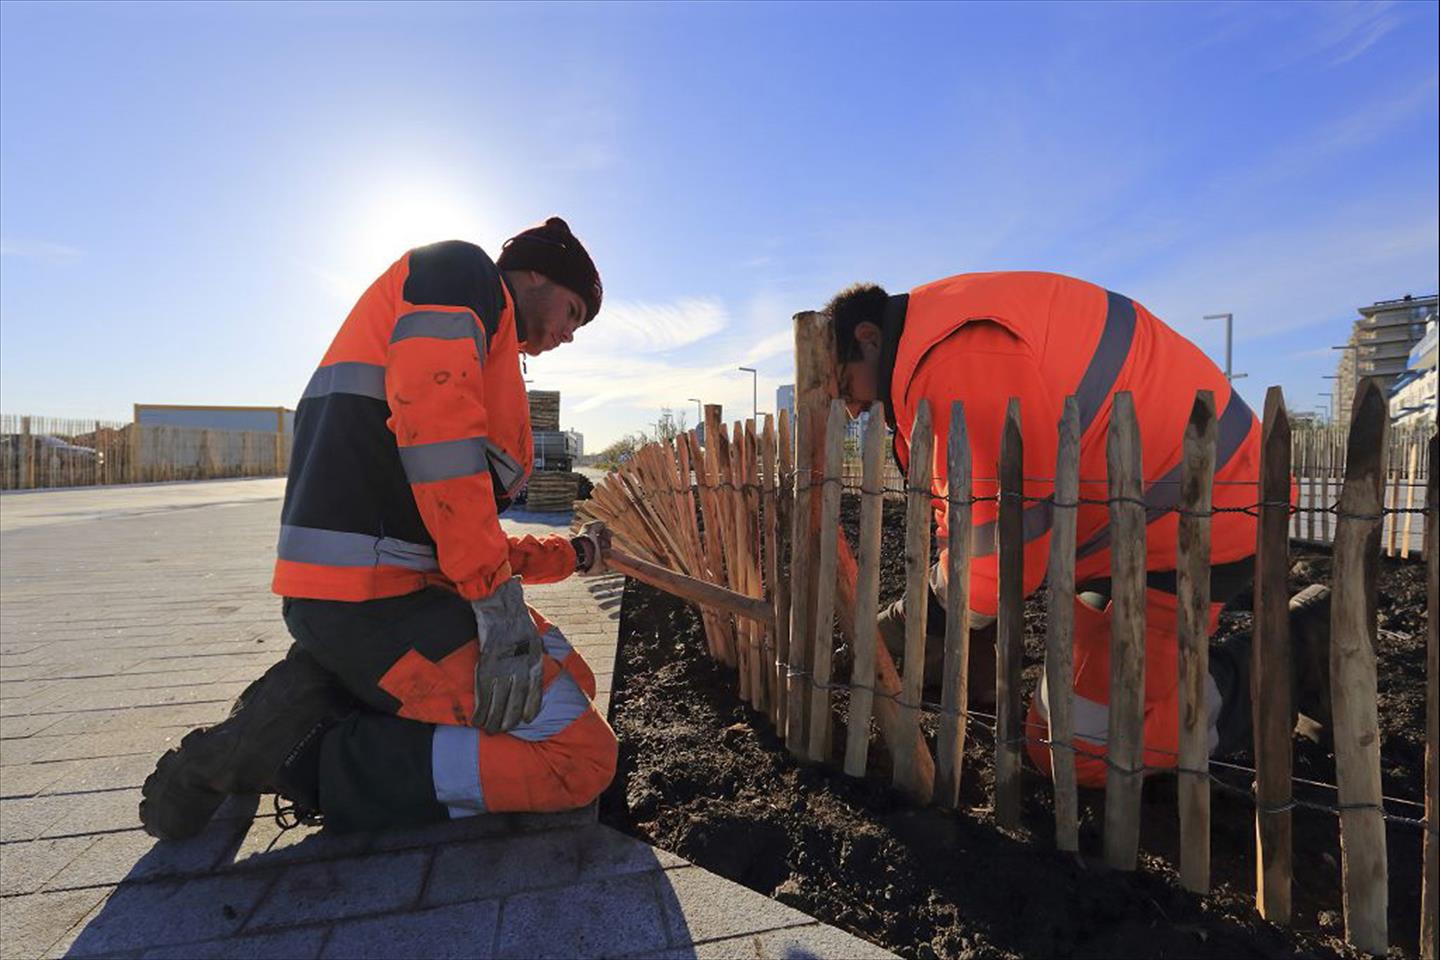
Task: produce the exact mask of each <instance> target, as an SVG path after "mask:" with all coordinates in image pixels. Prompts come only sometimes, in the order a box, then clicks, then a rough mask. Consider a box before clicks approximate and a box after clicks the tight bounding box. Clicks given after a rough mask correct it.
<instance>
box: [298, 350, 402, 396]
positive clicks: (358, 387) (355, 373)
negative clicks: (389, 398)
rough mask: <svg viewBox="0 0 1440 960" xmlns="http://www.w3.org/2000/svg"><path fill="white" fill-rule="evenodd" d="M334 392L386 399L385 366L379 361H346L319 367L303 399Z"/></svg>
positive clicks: (306, 388) (307, 385)
mask: <svg viewBox="0 0 1440 960" xmlns="http://www.w3.org/2000/svg"><path fill="white" fill-rule="evenodd" d="M332 393H351V394H355V395H356V396H360V397H369V398H370V399H372V400H384V399H385V368H384V367H382V366H380V365H379V364H377V363H355V362H351V361H348V360H347V361H345V362H342V363H331V364H327V365H326V366H323V367H319V368H318V369H316V371H315V372H314V373H313V374H311V376H310V382H309V383H308V384H306V385H305V393H304V394H302V395H301V397H300V399H302V400H312V399H314V398H315V397H325V396H329V395H330V394H332Z"/></svg>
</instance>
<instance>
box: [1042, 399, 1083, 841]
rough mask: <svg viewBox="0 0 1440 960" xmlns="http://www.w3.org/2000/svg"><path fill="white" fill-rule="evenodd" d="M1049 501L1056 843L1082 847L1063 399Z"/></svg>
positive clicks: (1069, 473)
mask: <svg viewBox="0 0 1440 960" xmlns="http://www.w3.org/2000/svg"><path fill="white" fill-rule="evenodd" d="M1059 429H1060V438H1059V450H1058V452H1057V454H1056V457H1055V495H1054V497H1053V502H1052V505H1051V510H1052V516H1053V518H1054V519H1053V525H1052V526H1051V528H1050V566H1049V569H1048V571H1047V579H1048V580H1049V592H1048V594H1047V596H1048V600H1049V603H1048V609H1047V611H1046V618H1045V621H1046V622H1045V700H1046V705H1047V707H1048V708H1049V709H1048V712H1049V730H1048V732H1047V733H1046V738H1047V739H1048V740H1049V741H1050V779H1051V781H1052V782H1053V783H1054V785H1055V845H1056V846H1057V847H1059V848H1060V849H1061V850H1066V851H1071V852H1074V851H1078V850H1079V849H1080V832H1079V798H1078V796H1077V795H1076V786H1075V744H1074V741H1075V710H1074V708H1075V521H1076V511H1078V510H1079V508H1080V503H1079V499H1080V407H1079V405H1078V404H1077V403H1076V400H1075V398H1074V397H1073V396H1069V397H1066V398H1065V406H1064V409H1063V411H1062V412H1061V414H1060V424H1059Z"/></svg>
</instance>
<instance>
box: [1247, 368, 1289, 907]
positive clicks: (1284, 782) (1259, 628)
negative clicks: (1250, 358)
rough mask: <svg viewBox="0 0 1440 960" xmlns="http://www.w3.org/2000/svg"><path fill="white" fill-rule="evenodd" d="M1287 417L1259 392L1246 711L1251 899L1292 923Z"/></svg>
mask: <svg viewBox="0 0 1440 960" xmlns="http://www.w3.org/2000/svg"><path fill="white" fill-rule="evenodd" d="M1289 526H1290V420H1289V417H1288V416H1287V415H1286V413H1285V397H1284V395H1283V394H1282V393H1281V391H1280V388H1279V387H1271V388H1270V389H1269V390H1268V391H1266V393H1265V422H1264V424H1263V425H1262V428H1261V436H1260V519H1259V523H1258V524H1257V525H1256V543H1255V622H1254V638H1253V640H1252V643H1253V647H1252V657H1253V660H1252V664H1251V683H1250V690H1251V697H1252V699H1251V709H1252V714H1251V715H1252V716H1253V717H1254V728H1255V841H1256V845H1257V847H1258V849H1257V851H1256V856H1255V870H1256V878H1255V900H1256V906H1257V907H1258V908H1259V910H1260V914H1261V916H1263V917H1265V919H1267V920H1269V921H1271V922H1273V923H1289V922H1290V892H1291V878H1292V865H1291V861H1292V849H1291V826H1290V801H1291V797H1292V790H1293V785H1292V782H1291V776H1292V772H1293V767H1292V763H1293V761H1292V756H1291V737H1292V732H1293V730H1294V726H1295V720H1294V717H1292V716H1291V713H1290V702H1291V692H1290V684H1291V671H1290V614H1289V603H1290V589H1289V584H1288V577H1289V572H1290V542H1289Z"/></svg>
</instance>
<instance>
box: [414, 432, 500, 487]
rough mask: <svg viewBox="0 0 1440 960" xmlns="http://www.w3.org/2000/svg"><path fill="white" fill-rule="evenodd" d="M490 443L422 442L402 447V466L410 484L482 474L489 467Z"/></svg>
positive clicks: (468, 440) (473, 440)
mask: <svg viewBox="0 0 1440 960" xmlns="http://www.w3.org/2000/svg"><path fill="white" fill-rule="evenodd" d="M489 452H490V441H489V440H486V439H485V438H484V437H467V438H465V439H464V440H445V441H442V442H440V443H421V444H417V445H415V446H413V447H401V448H400V463H401V464H402V465H403V466H404V467H405V476H406V477H407V478H408V479H409V481H410V482H411V483H434V482H435V481H437V480H453V479H454V478H455V477H468V476H470V475H471V474H473V473H482V472H484V471H485V470H486V468H487V467H488V466H489V461H488V460H487V458H486V457H487V454H488V453H489Z"/></svg>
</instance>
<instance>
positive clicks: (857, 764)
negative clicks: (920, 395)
mask: <svg viewBox="0 0 1440 960" xmlns="http://www.w3.org/2000/svg"><path fill="white" fill-rule="evenodd" d="M864 450H865V453H864V471H863V474H862V476H861V480H860V559H859V562H860V570H859V574H858V575H857V577H856V582H855V658H854V663H853V666H852V667H851V671H850V713H849V727H848V729H847V730H846V731H845V773H846V774H848V775H849V776H852V777H863V776H865V763H866V761H867V760H868V759H869V755H870V717H871V714H872V713H873V709H874V703H875V642H876V637H875V616H876V614H878V613H879V612H880V611H879V607H880V525H881V521H882V520H883V511H884V505H885V492H884V490H883V489H881V483H882V480H881V470H882V467H883V466H884V460H885V407H884V405H883V404H881V403H879V402H876V403H874V404H872V405H871V406H870V415H869V417H868V418H866V421H865V442H864Z"/></svg>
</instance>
